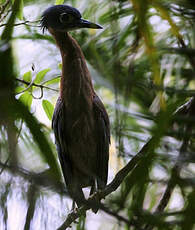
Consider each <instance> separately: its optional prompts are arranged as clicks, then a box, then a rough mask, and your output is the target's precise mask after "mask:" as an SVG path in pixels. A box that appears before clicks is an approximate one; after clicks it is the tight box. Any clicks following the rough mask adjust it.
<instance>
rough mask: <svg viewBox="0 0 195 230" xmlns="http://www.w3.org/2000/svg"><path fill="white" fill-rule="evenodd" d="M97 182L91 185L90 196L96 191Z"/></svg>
mask: <svg viewBox="0 0 195 230" xmlns="http://www.w3.org/2000/svg"><path fill="white" fill-rule="evenodd" d="M95 190H96V189H95V182H94V183H93V185H92V186H91V189H90V193H89V196H91V195H93V194H94V192H95Z"/></svg>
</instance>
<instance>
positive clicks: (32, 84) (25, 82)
mask: <svg viewBox="0 0 195 230" xmlns="http://www.w3.org/2000/svg"><path fill="white" fill-rule="evenodd" d="M16 81H19V82H21V83H23V84H26V85H28V86H30V87H31V86H36V87H39V88H41V89H49V90H52V91H55V92H59V90H57V89H53V88H50V87H48V86H44V85H43V84H42V85H40V84H36V83H33V82H28V81H25V80H22V79H19V78H16ZM28 89H29V87H27V88H26V89H25V90H23V91H21V92H19V93H17V94H21V93H23V92H24V91H26V90H28Z"/></svg>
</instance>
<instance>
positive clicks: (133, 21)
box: [0, 0, 195, 230]
mask: <svg viewBox="0 0 195 230" xmlns="http://www.w3.org/2000/svg"><path fill="white" fill-rule="evenodd" d="M63 3H64V4H69V5H72V6H74V7H76V8H78V9H79V11H80V12H81V13H82V15H83V18H85V19H88V20H90V21H93V22H95V23H99V24H101V25H102V26H103V28H104V29H103V30H101V31H95V30H91V29H89V30H88V29H83V30H78V31H74V32H71V35H72V36H73V37H74V38H76V40H77V41H78V43H79V44H80V46H81V47H82V50H83V52H84V55H85V58H86V60H87V64H88V68H89V70H90V73H91V75H92V79H93V83H94V87H95V90H96V92H97V94H98V95H99V96H100V97H101V99H102V101H103V102H104V104H105V106H106V109H107V111H108V114H109V117H110V122H111V133H112V137H111V146H110V163H109V182H111V181H112V179H113V178H114V175H115V174H116V173H117V172H118V171H119V170H120V169H121V168H122V167H124V166H125V165H126V163H127V162H128V161H129V160H131V159H132V157H133V156H135V155H136V154H137V153H138V152H139V151H140V150H141V149H142V148H143V147H144V146H147V147H148V146H149V147H148V148H147V151H146V153H145V157H142V159H141V160H140V161H139V162H138V163H137V164H136V165H135V167H134V169H133V170H132V171H131V172H130V173H129V174H128V176H127V177H126V178H125V179H124V180H123V182H122V184H121V185H120V187H119V188H118V189H117V190H116V191H115V192H114V193H112V194H110V195H108V196H107V197H106V198H105V200H104V201H103V203H104V205H105V206H106V207H107V210H109V211H108V212H107V213H106V212H104V211H99V212H98V214H96V215H95V214H93V213H91V211H88V212H87V215H86V218H84V217H82V218H80V219H79V220H78V223H73V224H72V227H73V229H108V230H109V229H131V230H152V229H154V230H157V229H160V230H161V229H163V230H164V229H166V230H167V229H171V230H180V229H182V230H183V229H184V230H190V229H191V230H192V229H194V227H195V190H194V187H195V142H194V140H195V129H194V127H195V98H194V96H195V23H194V22H195V5H194V2H193V1H192V0H182V1H181V0H161V1H160V0H145V1H143V0H129V1H128V0H118V1H117V0H112V1H111V0H107V1H103V0H97V1H94V0H88V1H87V0H82V1H81V0H80V1H78V0H72V1H62V0H56V1H46V0H43V1H31V0H12V1H11V0H0V36H1V40H0V229H2V230H4V229H5V230H7V229H9V230H12V229H14V230H21V229H25V230H27V229H32V230H34V229H36V230H37V229H41V230H42V229H48V230H50V229H57V228H58V227H59V226H60V225H61V224H62V223H63V222H64V221H65V219H66V216H67V214H68V212H69V211H70V209H71V200H70V198H69V197H68V195H67V192H66V188H65V186H64V183H63V179H62V177H61V171H60V167H59V163H58V159H57V153H56V148H55V144H54V135H53V131H52V130H51V118H52V114H53V109H54V106H55V102H56V100H57V97H58V93H59V81H60V75H61V57H60V53H59V50H58V49H57V48H56V46H55V42H54V40H53V39H52V38H51V36H50V35H49V34H48V32H45V33H44V34H43V32H42V31H41V28H40V26H39V20H40V17H41V14H42V12H43V11H44V10H45V9H46V8H48V7H49V6H51V5H53V4H63ZM86 193H87V191H86ZM121 216H122V217H123V219H121V218H120V217H121Z"/></svg>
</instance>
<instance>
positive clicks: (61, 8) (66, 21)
mask: <svg viewBox="0 0 195 230" xmlns="http://www.w3.org/2000/svg"><path fill="white" fill-rule="evenodd" d="M41 26H42V28H43V32H44V30H45V29H48V30H50V29H51V30H53V31H58V32H66V31H70V30H75V29H80V28H93V29H102V27H101V26H100V25H98V24H95V23H92V22H89V21H87V20H84V19H82V17H81V14H80V12H79V11H78V10H77V9H76V8H74V7H71V6H68V5H56V6H52V7H50V8H48V9H47V10H45V11H44V12H43V15H42V19H41Z"/></svg>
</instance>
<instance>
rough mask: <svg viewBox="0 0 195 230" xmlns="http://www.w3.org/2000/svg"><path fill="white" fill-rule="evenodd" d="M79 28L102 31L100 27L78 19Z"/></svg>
mask: <svg viewBox="0 0 195 230" xmlns="http://www.w3.org/2000/svg"><path fill="white" fill-rule="evenodd" d="M79 27H80V28H92V29H103V27H101V26H100V25H98V24H95V23H93V22H89V21H87V20H84V19H80V21H79Z"/></svg>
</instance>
